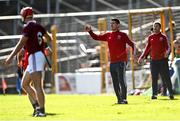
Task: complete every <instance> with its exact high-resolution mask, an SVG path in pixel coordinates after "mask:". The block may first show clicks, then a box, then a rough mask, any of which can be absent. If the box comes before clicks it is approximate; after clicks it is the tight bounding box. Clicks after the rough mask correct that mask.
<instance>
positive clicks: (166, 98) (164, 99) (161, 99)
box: [158, 98, 179, 101]
mask: <svg viewBox="0 0 180 121" xmlns="http://www.w3.org/2000/svg"><path fill="white" fill-rule="evenodd" d="M158 100H170V101H171V99H169V98H166V99H158ZM173 100H179V99H177V98H174V99H173ZM173 100H172V101H173Z"/></svg>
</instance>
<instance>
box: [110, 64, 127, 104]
mask: <svg viewBox="0 0 180 121" xmlns="http://www.w3.org/2000/svg"><path fill="white" fill-rule="evenodd" d="M110 72H111V77H112V81H113V86H114V91H115V94H116V97H117V99H118V101H122V100H124V99H125V100H126V98H127V84H126V79H125V78H126V63H125V62H117V63H111V64H110Z"/></svg>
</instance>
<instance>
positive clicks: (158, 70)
mask: <svg viewBox="0 0 180 121" xmlns="http://www.w3.org/2000/svg"><path fill="white" fill-rule="evenodd" d="M160 29H161V24H160V23H159V22H155V23H154V24H153V31H154V33H152V34H151V35H150V36H149V37H148V43H147V45H146V48H145V51H144V52H143V53H142V55H141V56H140V57H139V59H138V62H139V63H140V62H141V61H142V60H143V59H144V58H145V57H146V56H147V55H148V54H149V53H150V55H151V62H150V70H151V75H152V91H153V93H152V97H151V99H157V90H158V84H157V81H158V76H159V74H160V76H161V78H162V81H163V83H164V84H165V85H166V86H167V89H168V91H169V98H170V99H174V96H173V90H172V83H171V78H170V73H169V65H168V58H167V57H168V53H169V45H168V40H167V37H166V35H164V34H162V33H161V32H160Z"/></svg>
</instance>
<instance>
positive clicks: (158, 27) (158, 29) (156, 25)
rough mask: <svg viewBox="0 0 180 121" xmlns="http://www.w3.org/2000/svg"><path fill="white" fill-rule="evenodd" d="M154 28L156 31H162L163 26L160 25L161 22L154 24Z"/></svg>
mask: <svg viewBox="0 0 180 121" xmlns="http://www.w3.org/2000/svg"><path fill="white" fill-rule="evenodd" d="M153 30H154V32H155V33H158V32H160V30H161V27H160V26H159V24H154V26H153Z"/></svg>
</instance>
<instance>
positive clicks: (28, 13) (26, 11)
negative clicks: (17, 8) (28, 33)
mask: <svg viewBox="0 0 180 121" xmlns="http://www.w3.org/2000/svg"><path fill="white" fill-rule="evenodd" d="M20 14H21V16H22V21H24V20H25V19H26V18H27V17H30V16H31V17H32V16H33V9H32V7H25V8H22V9H21V12H20Z"/></svg>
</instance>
